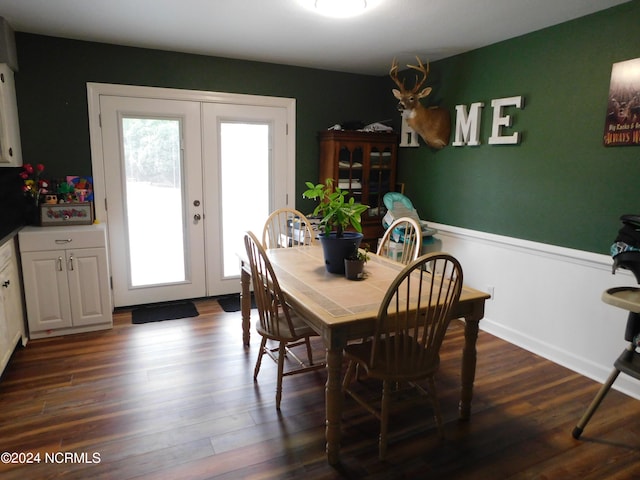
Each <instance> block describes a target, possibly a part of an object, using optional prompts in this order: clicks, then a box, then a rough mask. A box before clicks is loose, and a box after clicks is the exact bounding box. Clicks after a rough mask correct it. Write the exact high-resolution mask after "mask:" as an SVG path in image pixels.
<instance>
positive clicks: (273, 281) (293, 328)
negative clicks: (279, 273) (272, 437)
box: [244, 232, 325, 410]
mask: <svg viewBox="0 0 640 480" xmlns="http://www.w3.org/2000/svg"><path fill="white" fill-rule="evenodd" d="M244 244H245V248H246V250H247V256H248V257H249V264H250V266H251V280H252V282H253V294H254V296H255V300H256V307H257V309H258V314H259V319H258V322H257V323H256V330H257V331H258V333H259V334H260V335H261V336H262V342H261V343H260V352H259V353H258V359H257V361H256V366H255V369H254V371H253V380H254V381H257V379H258V373H259V372H260V365H261V364H262V357H263V356H264V355H265V354H267V355H269V356H270V357H271V358H272V359H273V360H274V361H275V362H276V363H277V364H278V382H277V387H276V408H277V409H278V410H280V401H281V399H282V378H283V377H285V376H289V375H294V374H298V373H306V372H309V371H312V370H318V369H321V368H324V367H325V363H324V362H323V363H316V364H314V363H313V355H312V352H311V343H310V341H309V338H310V337H312V336H315V335H318V334H317V333H316V332H315V331H314V330H313V329H311V327H309V326H308V325H307V324H306V323H305V322H304V320H303V319H302V318H301V317H300V316H299V315H298V314H297V313H296V312H295V311H294V310H293V309H292V308H291V307H289V305H287V302H286V298H285V296H284V294H283V292H282V290H281V289H280V284H279V283H278V279H277V278H276V275H275V273H274V271H273V267H272V266H271V262H270V261H269V259H268V257H267V254H266V251H265V250H264V248H263V247H262V245H261V244H260V242H259V241H258V239H257V238H256V236H255V235H254V234H253V233H252V232H246V234H245V237H244ZM269 341H272V342H277V344H278V346H277V347H275V348H271V347H270V346H269V345H267V343H268V342H269ZM300 345H306V347H307V358H308V363H305V362H304V361H302V360H301V359H300V358H299V357H298V356H297V355H296V354H295V353H294V352H292V351H291V349H292V348H293V347H297V346H300ZM286 357H290V358H292V359H293V360H295V362H296V363H297V366H296V368H292V369H290V370H287V371H285V370H284V363H285V359H286Z"/></svg>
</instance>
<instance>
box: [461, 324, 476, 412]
mask: <svg viewBox="0 0 640 480" xmlns="http://www.w3.org/2000/svg"><path fill="white" fill-rule="evenodd" d="M479 324H480V321H479V320H468V319H465V322H464V349H463V351H462V374H461V376H462V391H461V393H460V405H459V414H460V420H469V417H470V416H471V399H472V398H473V382H474V380H475V377H476V358H477V354H476V341H477V340H478V328H479Z"/></svg>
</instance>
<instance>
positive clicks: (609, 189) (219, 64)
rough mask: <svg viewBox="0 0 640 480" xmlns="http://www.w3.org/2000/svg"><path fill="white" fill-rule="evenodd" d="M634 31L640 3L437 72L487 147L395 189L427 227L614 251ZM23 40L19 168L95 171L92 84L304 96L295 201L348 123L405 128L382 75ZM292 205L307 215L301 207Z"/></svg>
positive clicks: (464, 58)
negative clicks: (493, 133) (495, 122)
mask: <svg viewBox="0 0 640 480" xmlns="http://www.w3.org/2000/svg"><path fill="white" fill-rule="evenodd" d="M639 24H640V2H637V1H633V2H630V3H627V4H624V5H621V6H619V7H616V8H613V9H609V10H605V11H603V12H600V13H597V14H594V15H591V16H588V17H584V18H581V19H578V20H575V21H571V22H568V23H564V24H561V25H558V26H555V27H551V28H548V29H545V30H542V31H539V32H535V33H532V34H529V35H525V36H522V37H519V38H516V39H512V40H508V41H505V42H501V43H499V44H495V45H492V46H489V47H486V48H482V49H479V50H475V51H472V52H468V53H466V54H463V55H458V56H455V57H451V58H449V59H445V60H442V61H439V62H434V63H433V65H432V71H431V74H430V78H429V81H428V83H429V84H431V85H433V86H434V93H433V94H432V97H433V100H435V101H436V102H442V103H443V104H444V105H446V106H447V107H449V108H450V109H451V111H452V112H453V111H454V106H455V105H456V104H466V105H470V104H471V103H473V102H484V104H485V108H484V110H483V115H482V128H481V130H482V131H481V137H480V138H481V140H482V142H483V144H482V145H481V146H479V147H455V148H454V147H451V146H448V147H446V148H445V149H443V150H441V151H438V152H436V151H433V150H431V149H429V148H427V147H425V146H421V147H420V148H402V149H400V159H399V171H398V175H399V181H401V182H404V183H405V188H406V191H405V193H406V194H407V195H408V196H409V197H410V198H411V199H412V200H413V202H414V204H415V206H416V208H417V209H418V212H419V213H420V215H421V217H422V218H425V219H428V220H431V221H435V222H439V223H445V224H450V225H456V226H460V227H464V228H469V229H473V230H480V231H485V232H490V233H496V234H501V235H507V236H513V237H517V238H523V239H528V240H533V241H538V242H543V243H550V244H554V245H559V246H566V247H570V248H577V249H581V250H586V251H593V252H598V253H608V249H609V246H610V244H611V242H612V240H613V238H614V237H615V235H616V232H617V230H618V228H619V220H618V218H619V216H620V215H621V214H623V213H631V212H633V213H638V212H639V211H640V205H639V203H640V202H639V199H640V195H639V191H638V184H639V180H640V147H609V148H605V147H604V146H603V145H602V134H603V129H604V120H605V114H606V107H607V94H608V90H609V78H610V74H611V65H612V63H614V62H619V61H623V60H628V59H632V58H637V57H640V35H638V25H639ZM479 28H481V27H479ZM16 42H17V45H18V58H19V64H20V70H19V72H17V73H16V89H17V95H18V109H19V115H20V128H21V135H22V144H23V153H24V160H25V162H42V163H45V164H46V165H47V171H48V172H50V173H51V174H52V175H53V176H59V175H66V174H72V173H73V174H79V175H84V174H88V173H89V172H90V169H91V158H90V149H89V132H88V119H87V103H86V83H87V82H103V83H122V84H132V85H150V86H160V87H170V88H185V89H195V90H210V91H222V92H233V93H247V94H259V95H270V96H282V97H291V98H295V99H296V101H297V126H296V128H297V138H296V142H297V148H296V156H297V164H296V170H297V178H296V186H297V190H298V192H301V191H302V188H303V186H304V181H305V180H309V179H311V180H315V179H316V178H317V171H318V167H317V165H318V146H317V141H316V133H317V131H319V130H322V129H324V128H326V127H328V126H330V125H332V124H334V123H337V122H341V121H343V120H363V121H365V122H371V121H377V120H381V119H385V118H390V117H392V116H393V117H395V118H396V123H398V120H399V117H398V116H397V113H396V112H395V103H396V102H395V100H394V99H393V97H392V95H391V92H390V90H391V88H392V87H393V84H392V83H391V81H390V80H389V78H388V77H387V76H386V75H384V76H381V77H372V76H364V75H352V74H344V73H338V72H328V71H321V70H314V69H307V68H296V67H288V66H282V65H273V64H266V63H257V62H247V61H241V60H231V59H224V58H215V57H206V56H199V55H188V54H180V53H171V52H164V51H156V50H147V49H138V48H129V47H119V46H113V45H105V44H98V43H90V42H80V41H73V40H64V39H58V38H52V37H45V36H39V35H32V34H24V33H18V34H17V36H16ZM424 48H427V49H428V46H425V47H424ZM390 60H391V59H390ZM514 95H522V96H524V98H525V108H524V109H523V110H516V109H509V110H508V113H510V114H512V115H513V118H514V127H513V130H517V131H520V132H521V133H522V141H521V143H520V145H517V146H514V145H509V146H506V145H502V146H494V145H488V144H487V139H488V137H489V135H490V130H491V114H492V111H491V108H490V103H491V100H492V99H494V98H502V97H509V96H514ZM506 133H510V131H507V132H506ZM296 204H297V206H298V208H301V209H302V210H304V211H308V210H310V209H311V208H312V204H311V203H307V202H306V201H303V200H301V199H296Z"/></svg>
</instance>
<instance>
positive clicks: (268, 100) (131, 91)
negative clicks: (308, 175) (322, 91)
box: [87, 82, 296, 291]
mask: <svg viewBox="0 0 640 480" xmlns="http://www.w3.org/2000/svg"><path fill="white" fill-rule="evenodd" d="M102 95H108V96H118V97H138V98H150V99H154V98H155V99H168V100H181V101H194V102H204V103H219V104H235V105H256V106H267V107H280V108H284V109H285V110H286V117H287V136H286V155H287V159H288V162H287V172H286V177H287V178H286V180H285V182H284V183H285V185H286V196H285V198H286V206H295V198H296V192H295V161H296V160H295V139H296V131H295V125H296V117H295V115H296V100H295V99H294V98H283V97H268V96H260V95H246V94H235V93H223V92H207V91H199V90H180V89H173V88H158V87H142V86H131V85H116V84H107V83H91V82H90V83H87V103H88V113H89V138H90V144H91V167H92V173H93V182H94V185H93V194H94V203H95V219H96V220H97V221H99V222H106V221H107V208H106V198H107V194H106V183H105V168H104V161H105V159H104V148H103V147H104V146H103V144H102V132H101V119H100V96H102ZM108 228H109V225H107V229H108ZM107 248H108V250H109V258H113V257H112V255H114V254H118V252H112V251H110V246H108V247H107ZM239 290H240V285H239V283H238V291H239Z"/></svg>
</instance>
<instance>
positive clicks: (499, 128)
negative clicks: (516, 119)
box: [451, 95, 524, 147]
mask: <svg viewBox="0 0 640 480" xmlns="http://www.w3.org/2000/svg"><path fill="white" fill-rule="evenodd" d="M483 107H484V103H483V102H475V103H472V104H471V105H470V107H469V110H468V111H467V106H466V105H456V126H455V138H454V141H453V143H452V144H451V145H452V146H454V147H462V146H465V145H470V146H477V145H480V144H481V142H480V114H481V113H482V108H483ZM491 107H492V108H493V120H492V127H491V136H490V137H489V139H488V143H489V145H514V144H518V143H519V142H520V132H514V133H512V134H511V135H504V134H503V128H507V127H511V126H512V125H511V120H512V119H511V115H508V114H504V109H505V108H507V107H515V108H520V109H522V108H524V97H522V95H520V96H516V97H505V98H497V99H493V100H491Z"/></svg>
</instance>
